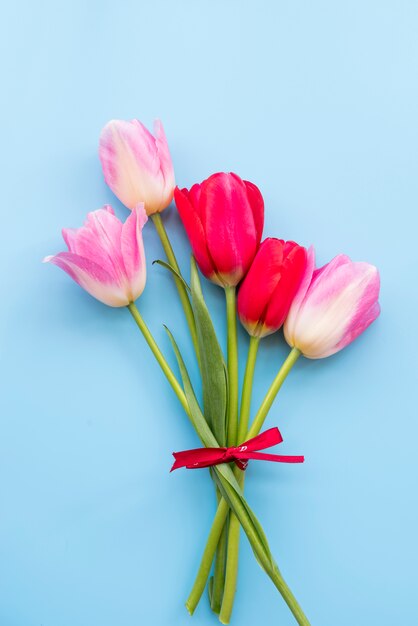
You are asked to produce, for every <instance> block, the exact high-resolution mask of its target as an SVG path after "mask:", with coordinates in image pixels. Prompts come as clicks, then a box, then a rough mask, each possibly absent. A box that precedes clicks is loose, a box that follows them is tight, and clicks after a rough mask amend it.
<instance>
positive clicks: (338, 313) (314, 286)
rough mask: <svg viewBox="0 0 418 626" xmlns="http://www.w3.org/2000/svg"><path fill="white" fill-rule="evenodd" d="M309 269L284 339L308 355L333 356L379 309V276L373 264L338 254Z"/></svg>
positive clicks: (310, 264)
mask: <svg viewBox="0 0 418 626" xmlns="http://www.w3.org/2000/svg"><path fill="white" fill-rule="evenodd" d="M314 265H315V260H314V252H313V249H311V250H310V251H309V254H308V267H307V270H306V273H305V276H304V278H303V280H302V283H301V286H300V288H299V291H298V293H297V294H296V297H295V299H294V301H293V303H292V306H291V307H290V312H289V315H288V317H287V319H286V322H285V325H284V334H285V337H286V341H287V343H288V344H289V345H290V346H293V347H296V348H298V349H299V350H300V351H301V352H302V354H303V355H304V356H306V357H308V358H309V359H321V358H323V357H326V356H330V355H331V354H335V352H338V351H339V350H341V349H342V348H344V347H345V346H347V345H348V344H349V343H351V342H352V341H354V339H356V337H358V336H359V335H360V334H361V333H362V332H363V331H364V330H366V328H367V327H368V326H370V324H371V323H372V322H373V321H374V320H375V319H376V318H377V316H378V315H379V313H380V306H379V302H378V298H379V289H380V279H379V272H378V270H377V268H376V267H374V265H369V264H368V263H354V262H353V261H351V260H350V258H349V257H348V256H345V255H344V254H339V255H338V256H336V257H335V258H334V259H333V260H332V261H330V263H327V264H326V265H324V266H323V267H321V268H320V269H317V270H314Z"/></svg>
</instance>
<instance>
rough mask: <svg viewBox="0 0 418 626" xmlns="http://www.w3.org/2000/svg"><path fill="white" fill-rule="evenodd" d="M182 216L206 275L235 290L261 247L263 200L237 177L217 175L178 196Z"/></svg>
mask: <svg viewBox="0 0 418 626" xmlns="http://www.w3.org/2000/svg"><path fill="white" fill-rule="evenodd" d="M174 196H175V201H176V205H177V208H178V211H179V213H180V217H181V219H182V222H183V224H184V227H185V229H186V232H187V234H188V236H189V239H190V243H191V246H192V249H193V254H194V257H195V259H196V262H197V264H198V265H199V267H200V269H201V271H202V273H203V274H204V275H205V276H206V277H207V278H209V280H211V281H212V282H214V283H216V284H218V285H222V286H224V287H226V286H230V287H234V286H235V285H237V284H238V283H239V282H240V281H241V280H242V278H243V277H244V276H245V274H246V273H247V271H248V269H249V267H250V265H251V263H252V260H253V259H254V256H255V254H256V252H257V250H258V246H259V245H260V240H261V235H262V232H263V224H264V202H263V197H262V195H261V193H260V191H259V189H258V187H256V186H255V185H253V183H250V182H248V181H245V180H241V178H240V177H239V176H237V175H236V174H232V173H231V174H224V173H219V174H213V175H212V176H210V177H209V178H208V179H207V180H205V181H203V183H201V184H196V185H193V187H191V189H189V190H187V189H179V188H178V187H177V188H176V190H175V192H174Z"/></svg>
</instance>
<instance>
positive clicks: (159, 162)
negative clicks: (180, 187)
mask: <svg viewBox="0 0 418 626" xmlns="http://www.w3.org/2000/svg"><path fill="white" fill-rule="evenodd" d="M154 135H155V136H153V135H151V133H150V132H149V131H148V130H147V129H146V128H145V126H144V125H143V124H141V122H139V121H138V120H132V121H131V122H126V121H124V120H112V121H111V122H108V123H107V124H106V126H105V127H104V128H103V130H102V132H101V134H100V142H99V157H100V161H101V163H102V167H103V173H104V177H105V181H106V183H107V184H108V185H109V187H110V188H111V190H112V191H113V193H114V194H115V195H116V196H117V197H118V198H119V200H120V201H121V202H122V203H123V204H124V205H125V206H127V207H128V208H129V209H134V208H135V207H136V206H137V205H138V204H139V203H141V202H143V203H144V205H145V210H146V212H147V215H152V214H153V213H159V212H161V211H163V210H164V209H165V208H166V207H167V206H168V205H169V204H170V202H171V200H172V199H173V192H174V186H175V182H174V169H173V164H172V162H171V157H170V152H169V150H168V145H167V139H166V136H165V133H164V129H163V125H162V123H161V122H160V121H159V120H157V121H156V122H155V123H154Z"/></svg>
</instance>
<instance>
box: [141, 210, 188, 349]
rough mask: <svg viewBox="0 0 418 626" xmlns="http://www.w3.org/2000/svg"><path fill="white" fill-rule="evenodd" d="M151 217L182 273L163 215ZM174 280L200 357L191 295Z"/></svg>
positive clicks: (177, 280)
mask: <svg viewBox="0 0 418 626" xmlns="http://www.w3.org/2000/svg"><path fill="white" fill-rule="evenodd" d="M151 219H152V221H153V223H154V226H155V229H156V231H157V233H158V236H159V238H160V240H161V243H162V246H163V248H164V252H165V254H166V257H167V260H168V262H169V263H170V265H171V266H172V267H173V268H174V269H175V270H176V272H177V273H178V274H181V272H180V267H179V264H178V263H177V259H176V255H175V254H174V250H173V248H172V246H171V243H170V240H169V238H168V235H167V231H166V229H165V226H164V222H163V220H162V219H161V215H160V214H159V213H154V214H153V215H151ZM174 282H175V283H176V287H177V291H178V293H179V297H180V302H181V304H182V306H183V310H184V314H185V316H186V320H187V324H188V326H189V329H190V335H191V338H192V341H193V346H194V349H195V351H196V355H197V357H198V358H199V347H198V341H197V332H196V323H195V319H194V315H193V309H192V305H191V304H190V300H189V295H188V293H187V290H186V287H185V286H184V284H183V283H182V281H181V280H179V279H178V278H177V277H176V276H174Z"/></svg>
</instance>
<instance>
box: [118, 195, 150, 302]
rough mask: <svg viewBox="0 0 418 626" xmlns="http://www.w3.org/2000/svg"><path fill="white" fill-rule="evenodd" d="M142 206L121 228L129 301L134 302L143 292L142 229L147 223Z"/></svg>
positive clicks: (144, 278) (136, 209)
mask: <svg viewBox="0 0 418 626" xmlns="http://www.w3.org/2000/svg"><path fill="white" fill-rule="evenodd" d="M147 219H148V218H147V214H146V212H145V209H144V205H143V204H140V205H138V206H137V207H136V208H135V209H133V211H132V213H131V215H130V216H129V217H128V219H127V220H126V222H125V223H124V224H123V227H122V234H121V240H120V245H121V252H122V257H123V262H124V266H125V271H126V276H127V279H128V283H129V295H130V298H129V299H130V300H131V301H132V302H134V301H135V300H136V299H137V298H138V297H139V296H140V295H141V293H142V292H143V290H144V287H145V280H146V266H145V252H144V244H143V240H142V229H143V227H144V225H145V223H146V221H147Z"/></svg>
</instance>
